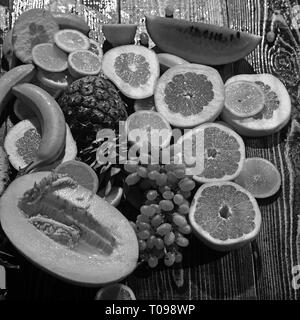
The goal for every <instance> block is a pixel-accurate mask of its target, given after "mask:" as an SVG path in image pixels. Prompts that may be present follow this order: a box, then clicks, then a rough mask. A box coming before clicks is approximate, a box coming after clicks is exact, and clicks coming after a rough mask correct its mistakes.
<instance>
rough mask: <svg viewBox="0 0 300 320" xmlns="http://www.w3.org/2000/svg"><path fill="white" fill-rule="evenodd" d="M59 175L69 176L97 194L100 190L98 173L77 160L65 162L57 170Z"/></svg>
mask: <svg viewBox="0 0 300 320" xmlns="http://www.w3.org/2000/svg"><path fill="white" fill-rule="evenodd" d="M55 171H56V172H58V173H63V174H67V175H68V176H69V177H71V178H72V179H74V180H75V181H77V182H78V183H79V184H80V185H81V186H83V187H85V188H87V189H89V190H91V191H92V192H93V193H96V192H97V191H98V188H99V180H98V177H97V174H96V172H95V171H94V170H93V169H92V168H91V167H90V166H89V165H87V164H86V163H84V162H81V161H76V160H71V161H67V162H64V163H62V164H60V165H59V166H57V168H56V169H55Z"/></svg>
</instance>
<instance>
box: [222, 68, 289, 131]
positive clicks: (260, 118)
mask: <svg viewBox="0 0 300 320" xmlns="http://www.w3.org/2000/svg"><path fill="white" fill-rule="evenodd" d="M237 81H251V82H253V83H255V84H256V85H258V86H259V87H260V88H261V89H262V90H263V92H264V95H265V105H264V108H263V109H262V111H261V112H260V113H258V114H257V115H255V116H253V117H249V118H245V119H241V118H238V117H236V116H233V115H232V114H231V113H230V112H229V111H228V110H227V108H224V110H223V113H222V118H223V120H224V121H225V122H227V123H228V124H229V125H230V126H231V127H233V128H234V130H235V131H237V132H238V133H239V134H241V135H244V136H250V137H262V136H267V135H270V134H273V133H275V132H278V131H279V130H281V129H282V128H283V127H284V126H285V125H286V124H287V123H288V122H289V120H290V117H291V99H290V96H289V93H288V92H287V90H286V88H285V86H284V84H283V83H282V82H281V81H280V80H279V79H277V78H276V77H274V76H273V75H271V74H242V75H238V76H234V77H232V78H230V79H229V80H227V82H226V84H225V87H226V86H227V85H229V84H231V83H234V82H237Z"/></svg>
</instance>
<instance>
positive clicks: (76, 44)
mask: <svg viewBox="0 0 300 320" xmlns="http://www.w3.org/2000/svg"><path fill="white" fill-rule="evenodd" d="M54 42H55V44H56V45H57V46H58V47H59V48H60V49H61V50H63V51H65V52H68V53H71V52H73V51H75V50H88V48H89V47H90V40H89V38H88V37H87V36H85V35H84V34H83V33H81V32H80V31H77V30H74V29H63V30H60V31H58V32H56V33H55V34H54Z"/></svg>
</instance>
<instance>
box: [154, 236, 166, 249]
mask: <svg viewBox="0 0 300 320" xmlns="http://www.w3.org/2000/svg"><path fill="white" fill-rule="evenodd" d="M154 245H155V247H156V249H157V250H162V249H163V248H164V247H165V243H164V241H163V239H162V238H159V237H156V239H155V244H154Z"/></svg>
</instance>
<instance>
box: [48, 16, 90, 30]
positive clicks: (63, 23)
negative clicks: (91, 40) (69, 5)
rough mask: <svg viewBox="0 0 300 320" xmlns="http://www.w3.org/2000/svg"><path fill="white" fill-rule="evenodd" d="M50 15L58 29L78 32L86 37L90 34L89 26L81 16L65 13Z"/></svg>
mask: <svg viewBox="0 0 300 320" xmlns="http://www.w3.org/2000/svg"><path fill="white" fill-rule="evenodd" d="M51 14H52V16H53V19H54V20H55V22H56V23H57V24H58V26H59V29H73V30H78V31H80V32H82V33H83V34H85V35H88V34H89V32H90V27H89V25H88V24H87V23H86V22H85V20H84V19H83V17H81V16H78V15H76V14H70V13H66V12H51Z"/></svg>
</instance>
